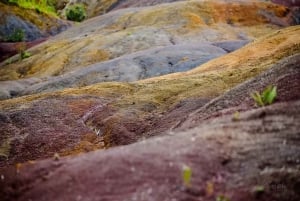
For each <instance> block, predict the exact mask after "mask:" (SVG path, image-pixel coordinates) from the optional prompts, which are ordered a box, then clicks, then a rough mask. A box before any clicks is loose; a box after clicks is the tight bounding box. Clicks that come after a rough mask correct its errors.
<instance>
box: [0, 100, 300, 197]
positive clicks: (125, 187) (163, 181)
mask: <svg viewBox="0 0 300 201" xmlns="http://www.w3.org/2000/svg"><path fill="white" fill-rule="evenodd" d="M261 114H264V115H261ZM299 122H300V102H299V101H292V102H289V103H283V104H280V103H279V104H274V105H272V106H269V107H266V108H262V109H256V110H253V111H250V112H246V113H242V114H241V117H240V119H239V121H232V120H231V116H224V117H221V118H216V119H214V120H212V121H211V120H210V121H204V122H203V123H201V124H199V125H198V126H197V127H195V128H194V129H192V130H190V131H187V132H184V133H178V134H176V135H171V136H165V137H158V138H153V139H150V140H147V141H143V142H139V143H136V144H132V145H128V146H121V147H117V148H112V149H109V150H107V151H97V152H91V153H88V154H84V155H80V156H77V157H67V158H61V159H56V160H55V159H48V160H45V161H37V162H35V163H31V164H30V163H29V164H25V165H22V166H18V167H17V168H13V167H10V168H7V169H4V170H2V171H1V174H2V175H3V177H2V180H1V181H0V196H1V198H2V199H3V200H16V201H21V200H32V201H35V200H43V201H48V200H49V201H50V200H51V201H52V200H59V201H63V200H86V201H90V200H174V199H175V200H195V201H196V200H208V201H210V200H211V201H213V200H216V198H217V197H218V196H219V195H226V197H228V198H229V199H230V200H231V201H238V200H244V201H250V200H257V199H258V200H264V201H267V200H268V201H271V200H272V201H298V200H299V199H300V192H299V190H298V188H297V187H298V186H299V183H300V180H299V178H300V177H299V176H300V172H299V171H297V165H298V162H297V161H299V160H300V147H299V141H300V138H299V132H296V130H297V129H298V128H299V126H300V124H299ZM283 141H284V143H285V144H286V145H284V144H282V142H283ZM278 147H280V152H278V151H279V150H278ZM260 156H263V157H260ZM183 165H188V166H189V167H191V169H192V175H193V176H192V180H191V186H190V187H185V186H184V184H183V181H182V176H181V174H182V166H183ZM282 167H284V168H282ZM3 178H4V179H3ZM208 184H210V185H212V186H213V187H212V189H211V188H210V187H208V186H209V185H208ZM255 186H263V187H264V190H263V192H260V193H259V192H257V191H255V190H253V189H255ZM279 187H280V188H279Z"/></svg>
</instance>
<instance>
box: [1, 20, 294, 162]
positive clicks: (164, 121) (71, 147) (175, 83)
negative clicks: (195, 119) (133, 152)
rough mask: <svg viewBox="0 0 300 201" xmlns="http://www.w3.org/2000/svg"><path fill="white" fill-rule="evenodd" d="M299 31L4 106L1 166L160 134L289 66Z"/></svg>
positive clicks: (283, 33)
mask: <svg viewBox="0 0 300 201" xmlns="http://www.w3.org/2000/svg"><path fill="white" fill-rule="evenodd" d="M299 31H300V27H299V26H295V27H290V28H287V29H285V30H281V31H278V32H274V33H272V34H270V35H268V36H266V37H264V38H261V39H259V40H258V41H256V42H254V43H252V44H249V45H247V46H246V47H244V48H242V49H240V50H238V51H236V52H233V53H231V54H228V55H226V56H224V57H222V58H218V59H216V60H213V61H211V62H208V63H206V64H204V65H202V66H199V67H198V68H196V69H194V70H192V71H188V72H186V73H177V74H170V75H166V76H162V77H157V78H151V79H148V80H143V81H138V82H135V83H102V84H97V85H91V86H88V87H84V88H79V89H76V88H75V89H68V90H62V91H59V92H56V93H48V94H37V95H33V96H27V97H24V98H17V99H11V100H7V101H1V104H0V108H1V111H2V112H1V118H2V119H3V121H2V125H1V127H0V129H1V132H2V133H4V135H2V140H1V144H2V145H1V146H2V147H3V148H2V154H1V155H3V158H2V159H3V160H2V162H1V164H2V166H3V165H5V164H11V163H17V162H23V161H26V160H33V159H37V158H45V157H49V156H51V155H53V154H54V153H55V152H59V153H60V154H62V155H67V154H70V153H78V152H81V151H90V150H93V149H98V148H102V147H111V146H116V145H122V144H129V143H132V142H135V141H137V140H139V139H141V138H143V137H148V136H153V135H158V134H160V133H161V132H162V131H166V130H168V129H170V128H172V127H173V126H174V125H176V124H177V123H178V122H180V121H181V120H182V119H184V117H185V115H184V113H186V112H191V110H194V109H196V108H197V107H198V108H199V107H201V106H202V105H203V104H205V103H206V102H207V101H208V100H210V99H212V98H215V97H217V96H219V95H220V94H222V93H224V92H225V91H226V90H229V89H231V88H232V87H234V86H236V85H237V84H240V83H243V82H244V81H245V80H247V79H249V78H251V77H254V76H257V75H259V74H260V73H261V72H263V71H265V70H266V69H269V68H273V67H275V66H278V65H279V66H280V67H282V68H283V66H281V65H280V64H277V63H278V62H282V63H283V64H285V63H287V62H285V58H286V57H288V56H291V55H294V54H298V53H299V52H300V48H299V43H300V42H299V37H298V35H299ZM274 41H276V43H274ZM251 52H252V54H251ZM274 55H276V56H274ZM291 62H292V61H291ZM284 66H286V65H284ZM287 66H288V65H287ZM249 90H251V89H249ZM244 96H247V97H248V96H249V95H244ZM176 111H178V112H176ZM41 117H42V118H41ZM96 134H97V135H96ZM41 135H43V136H44V137H43V138H40V136H41ZM53 136H56V137H53ZM49 140H51V141H52V140H53V142H52V143H49ZM66 144H67V146H66ZM30 147H32V148H30ZM35 147H38V149H37V148H35ZM12 150H14V151H13V152H12ZM24 150H27V151H26V152H25V151H24ZM5 157H7V158H8V161H6V160H5V159H6V158H5Z"/></svg>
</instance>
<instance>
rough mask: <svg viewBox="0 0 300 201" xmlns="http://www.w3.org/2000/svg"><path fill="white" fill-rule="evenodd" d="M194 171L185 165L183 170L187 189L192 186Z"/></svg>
mask: <svg viewBox="0 0 300 201" xmlns="http://www.w3.org/2000/svg"><path fill="white" fill-rule="evenodd" d="M191 178H192V169H191V168H190V167H189V166H186V165H184V166H183V168H182V180H183V183H184V185H185V186H186V187H189V186H190V185H191Z"/></svg>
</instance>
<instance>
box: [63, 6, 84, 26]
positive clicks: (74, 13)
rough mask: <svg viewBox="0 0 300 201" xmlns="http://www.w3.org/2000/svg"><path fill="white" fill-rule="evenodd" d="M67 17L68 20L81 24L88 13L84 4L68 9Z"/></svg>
mask: <svg viewBox="0 0 300 201" xmlns="http://www.w3.org/2000/svg"><path fill="white" fill-rule="evenodd" d="M66 16H67V19H68V20H72V21H76V22H81V21H83V20H84V19H85V18H86V11H85V8H84V6H83V5H82V4H74V5H72V6H70V7H68V8H67V10H66Z"/></svg>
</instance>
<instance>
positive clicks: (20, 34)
mask: <svg viewBox="0 0 300 201" xmlns="http://www.w3.org/2000/svg"><path fill="white" fill-rule="evenodd" d="M24 38H25V32H24V30H23V29H14V31H13V32H12V33H11V34H10V35H9V36H7V37H6V39H5V41H6V42H22V41H24Z"/></svg>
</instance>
